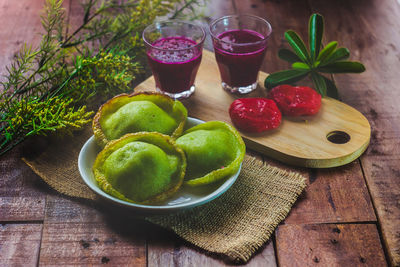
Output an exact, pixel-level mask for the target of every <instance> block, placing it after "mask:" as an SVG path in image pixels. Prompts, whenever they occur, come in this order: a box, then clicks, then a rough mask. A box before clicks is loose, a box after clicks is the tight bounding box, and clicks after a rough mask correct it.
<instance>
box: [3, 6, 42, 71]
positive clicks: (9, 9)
mask: <svg viewBox="0 0 400 267" xmlns="http://www.w3.org/2000/svg"><path fill="white" fill-rule="evenodd" d="M43 3H44V0H35V1H32V0H18V1H13V0H5V1H1V2H0V14H1V15H0V25H2V30H1V31H0V73H1V74H5V73H6V68H5V67H6V66H7V65H8V64H9V63H10V62H11V60H12V58H13V57H14V54H15V53H17V52H18V51H19V50H20V48H21V47H22V45H23V44H24V43H25V42H28V43H31V44H32V45H33V46H36V45H38V44H39V41H40V38H38V37H39V36H38V35H37V33H38V32H39V31H40V30H41V24H40V17H39V11H40V10H41V9H42V7H43ZM16 29H18V30H16Z"/></svg>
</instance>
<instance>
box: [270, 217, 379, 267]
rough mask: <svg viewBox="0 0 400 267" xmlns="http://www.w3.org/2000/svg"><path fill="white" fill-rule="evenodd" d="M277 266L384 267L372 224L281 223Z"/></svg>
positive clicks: (278, 237)
mask: <svg viewBox="0 0 400 267" xmlns="http://www.w3.org/2000/svg"><path fill="white" fill-rule="evenodd" d="M277 256H278V263H279V265H281V266H332V267H333V266H386V262H385V256H384V253H383V249H382V246H381V244H380V242H379V234H378V231H377V229H376V226H375V224H342V225H341V224H318V225H309V224H306V225H282V226H280V227H279V228H278V231H277Z"/></svg>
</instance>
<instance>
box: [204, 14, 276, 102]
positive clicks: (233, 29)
mask: <svg viewBox="0 0 400 267" xmlns="http://www.w3.org/2000/svg"><path fill="white" fill-rule="evenodd" d="M271 32H272V28H271V25H270V24H269V22H268V21H266V20H265V19H262V18H260V17H257V16H253V15H231V16H224V17H222V18H219V19H217V20H215V21H213V22H212V23H211V24H210V33H211V37H212V40H213V46H214V51H215V58H216V60H217V63H218V68H219V72H220V75H221V80H222V88H224V89H225V90H227V91H228V92H231V93H239V94H246V93H250V92H251V91H253V90H255V89H256V88H257V78H258V72H259V70H260V68H261V64H262V62H263V59H264V55H265V51H266V48H267V42H268V38H269V36H270V35H271Z"/></svg>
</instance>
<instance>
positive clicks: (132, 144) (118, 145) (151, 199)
mask: <svg viewBox="0 0 400 267" xmlns="http://www.w3.org/2000/svg"><path fill="white" fill-rule="evenodd" d="M185 169H186V158H185V154H184V152H183V151H182V149H181V148H179V147H178V146H177V145H176V144H175V142H174V140H173V139H172V138H171V137H170V136H168V135H163V134H160V133H156V132H152V133H148V132H141V133H133V134H127V135H125V136H123V137H122V138H120V139H117V140H113V141H111V142H109V143H108V144H107V145H106V147H105V148H104V149H103V150H102V151H101V152H100V153H99V154H98V155H97V158H96V161H95V163H94V165H93V173H94V177H95V179H96V181H97V183H98V185H99V187H100V188H101V189H102V190H103V191H104V192H106V193H108V194H110V195H112V196H114V197H116V198H119V199H122V200H125V201H129V202H133V203H139V204H152V203H157V202H161V201H162V200H164V199H166V198H168V197H169V196H171V195H172V194H174V193H175V192H176V191H177V190H178V189H179V187H180V186H181V185H182V182H183V178H184V175H185Z"/></svg>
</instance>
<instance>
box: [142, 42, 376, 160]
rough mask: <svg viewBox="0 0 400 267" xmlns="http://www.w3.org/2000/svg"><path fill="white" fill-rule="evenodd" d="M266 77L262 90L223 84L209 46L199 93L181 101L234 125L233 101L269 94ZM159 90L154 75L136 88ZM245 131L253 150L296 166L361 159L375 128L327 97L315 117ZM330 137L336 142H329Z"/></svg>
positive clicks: (205, 116)
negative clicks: (231, 89)
mask: <svg viewBox="0 0 400 267" xmlns="http://www.w3.org/2000/svg"><path fill="white" fill-rule="evenodd" d="M267 76H268V75H267V74H266V73H263V72H260V75H259V88H257V89H256V90H255V91H254V92H252V93H250V94H247V95H241V96H238V95H232V94H230V93H228V92H226V91H224V90H223V89H222V87H221V80H220V76H219V71H218V67H217V63H216V61H215V57H214V54H213V53H212V52H209V51H206V50H204V51H203V58H202V62H201V65H200V69H199V72H198V74H197V77H196V81H195V85H196V91H195V93H194V94H193V95H192V96H191V97H190V98H189V99H186V100H183V101H182V102H183V104H184V105H185V106H186V108H187V109H188V112H189V116H190V117H195V118H198V119H201V120H204V121H210V120H220V121H225V122H228V123H230V124H232V122H231V119H230V117H229V113H228V109H229V106H230V104H231V103H232V102H233V101H234V100H235V99H236V98H240V97H265V96H266V94H267V92H266V90H265V89H264V87H263V86H262V85H263V84H264V80H265V78H266V77H267ZM154 88H155V82H154V79H153V77H150V78H149V79H147V80H146V81H144V82H143V83H141V84H140V85H139V86H138V87H137V88H136V89H135V91H154V90H155V89H154ZM241 134H242V137H243V139H244V141H245V143H246V146H247V147H248V148H250V149H252V150H255V151H258V152H260V153H262V154H264V155H266V156H268V157H271V158H274V159H277V160H279V161H282V162H284V163H288V164H291V165H297V166H304V167H312V168H328V167H335V166H340V165H344V164H346V163H349V162H351V161H353V160H354V159H356V158H358V157H359V156H360V155H361V154H362V153H363V152H364V151H365V149H366V148H367V146H368V144H369V140H370V135H371V128H370V125H369V123H368V120H367V119H366V118H365V117H364V116H363V115H362V114H361V113H360V112H358V111H357V110H355V109H354V108H352V107H350V106H348V105H346V104H344V103H342V102H340V101H337V100H335V99H332V98H328V97H326V98H323V99H322V106H321V109H320V111H319V112H318V114H317V115H315V116H310V117H307V118H305V117H304V118H289V117H283V118H282V123H281V125H280V127H279V128H278V129H275V130H272V131H269V132H264V133H262V134H247V133H241ZM328 137H329V139H331V140H333V141H334V142H336V143H334V142H331V141H329V140H328ZM348 139H349V140H348ZM346 141H348V142H346ZM337 142H339V144H338V143H337ZM343 142H344V143H343Z"/></svg>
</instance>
